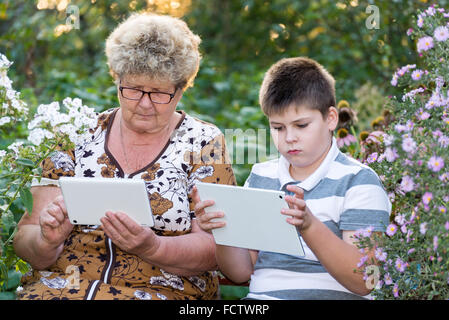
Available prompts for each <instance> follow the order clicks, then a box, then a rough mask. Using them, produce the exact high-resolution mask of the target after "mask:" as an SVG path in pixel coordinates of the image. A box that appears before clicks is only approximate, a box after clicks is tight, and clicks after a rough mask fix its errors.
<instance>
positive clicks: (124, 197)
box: [59, 177, 154, 227]
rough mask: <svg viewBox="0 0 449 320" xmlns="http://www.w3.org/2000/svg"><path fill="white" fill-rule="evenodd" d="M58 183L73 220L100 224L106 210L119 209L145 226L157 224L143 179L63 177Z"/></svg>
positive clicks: (76, 222) (70, 217) (74, 221)
mask: <svg viewBox="0 0 449 320" xmlns="http://www.w3.org/2000/svg"><path fill="white" fill-rule="evenodd" d="M59 186H60V187H61V191H62V195H63V197H64V201H65V204H66V207H67V213H68V216H69V220H70V222H71V223H72V224H82V225H84V224H87V225H100V224H101V222H100V218H101V217H104V215H105V213H106V212H107V211H112V212H118V211H120V212H123V213H126V214H127V215H128V216H129V217H131V218H132V219H134V221H136V222H137V223H139V224H141V225H143V226H148V227H152V226H154V220H153V214H152V212H151V206H150V199H149V197H148V193H147V190H146V187H145V182H144V181H143V180H140V179H119V178H78V177H61V178H60V179H59Z"/></svg>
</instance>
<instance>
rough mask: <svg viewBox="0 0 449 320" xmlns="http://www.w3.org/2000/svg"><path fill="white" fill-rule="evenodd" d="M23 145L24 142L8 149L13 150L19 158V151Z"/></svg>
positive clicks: (16, 143)
mask: <svg viewBox="0 0 449 320" xmlns="http://www.w3.org/2000/svg"><path fill="white" fill-rule="evenodd" d="M22 145H23V141H18V142H14V143H12V144H10V145H9V146H8V149H9V150H12V151H13V152H14V153H15V155H16V156H18V155H19V149H20V147H22Z"/></svg>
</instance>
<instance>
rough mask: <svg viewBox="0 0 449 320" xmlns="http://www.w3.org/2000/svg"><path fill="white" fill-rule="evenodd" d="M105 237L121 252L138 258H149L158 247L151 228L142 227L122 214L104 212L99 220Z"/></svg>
mask: <svg viewBox="0 0 449 320" xmlns="http://www.w3.org/2000/svg"><path fill="white" fill-rule="evenodd" d="M100 221H101V223H102V227H103V230H104V232H105V233H106V235H107V236H108V237H109V238H110V239H111V240H112V242H114V244H116V245H117V246H118V247H119V248H120V249H122V250H123V251H126V252H129V253H132V254H135V255H137V256H139V257H142V256H144V255H145V256H151V255H152V254H153V253H154V252H156V251H157V249H158V247H159V245H160V239H159V237H158V236H157V235H156V234H155V233H154V232H153V230H151V228H146V227H142V226H141V225H140V224H138V223H136V222H135V221H134V220H133V219H131V218H130V217H128V216H127V215H126V214H125V213H122V212H116V213H113V212H106V214H105V217H103V218H101V219H100Z"/></svg>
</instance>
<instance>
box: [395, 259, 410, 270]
mask: <svg viewBox="0 0 449 320" xmlns="http://www.w3.org/2000/svg"><path fill="white" fill-rule="evenodd" d="M394 266H395V268H396V270H398V271H399V272H404V271H405V268H406V267H407V266H408V264H407V263H406V262H404V261H402V260H401V258H397V259H396V262H395V263H394Z"/></svg>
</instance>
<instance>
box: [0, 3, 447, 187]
mask: <svg viewBox="0 0 449 320" xmlns="http://www.w3.org/2000/svg"><path fill="white" fill-rule="evenodd" d="M439 2H440V5H443V4H441V1H439ZM443 2H445V0H443ZM372 4H375V5H376V6H377V7H378V8H379V21H378V22H379V24H378V25H376V26H375V27H374V28H368V27H367V25H366V22H367V19H369V17H370V15H371V14H372V12H367V7H368V6H369V5H372ZM428 5H429V3H428V2H427V1H425V0H420V1H411V0H407V1H399V0H396V1H376V2H374V1H359V0H350V1H328V0H319V1H292V0H271V1H265V0H122V1H111V0H36V1H23V0H22V1H20V0H19V1H18V0H1V1H0V51H1V52H2V53H4V54H5V55H6V56H7V57H8V58H9V59H10V60H11V61H14V65H13V66H12V68H11V70H12V71H11V74H10V78H11V79H12V80H13V81H14V87H15V88H16V90H19V91H21V92H22V94H23V98H24V100H25V101H27V102H28V103H29V105H30V106H31V107H32V108H33V107H36V106H37V105H38V104H40V103H49V102H51V101H54V100H58V101H61V100H62V99H64V98H65V97H67V96H70V97H80V98H82V99H83V101H84V103H85V104H87V105H89V106H91V107H95V108H96V110H98V111H102V110H105V109H107V108H110V107H114V106H117V97H116V94H117V93H116V87H115V86H114V85H113V82H112V80H111V77H110V76H109V73H108V68H107V65H106V60H105V55H104V45H105V39H106V37H107V36H108V35H109V33H110V32H111V31H112V29H113V28H114V27H115V26H116V25H117V24H118V23H119V22H121V21H122V20H123V19H125V18H126V17H127V16H128V15H129V14H130V12H133V11H140V10H148V11H153V12H159V13H164V14H171V15H174V16H178V17H181V18H182V19H184V20H185V21H186V22H187V23H188V25H189V26H190V27H191V29H192V30H193V31H194V32H195V33H197V34H199V35H200V36H201V38H202V44H201V51H202V54H203V57H204V58H203V60H202V64H201V69H200V72H199V74H198V77H197V79H196V81H195V86H194V87H193V88H190V89H189V90H188V91H187V92H186V93H185V95H184V98H183V100H182V102H181V105H180V108H183V109H184V110H186V111H187V112H189V113H191V114H192V115H194V116H197V117H200V118H202V119H203V120H206V121H210V122H213V123H215V124H216V125H217V126H218V127H220V128H221V129H222V130H224V129H226V128H241V129H242V130H246V129H248V128H266V126H267V122H266V119H265V118H264V116H263V114H262V112H261V111H260V109H259V107H258V101H257V98H258V89H259V86H260V83H261V81H262V78H263V74H264V72H265V71H266V70H267V69H268V67H269V66H270V65H271V64H272V63H274V62H275V61H277V60H279V59H281V58H284V57H292V56H300V55H302V56H308V57H311V58H313V59H315V60H317V61H318V62H320V63H321V64H323V65H324V66H325V67H326V68H327V69H328V70H329V71H330V72H331V73H332V74H333V75H334V77H335V78H336V89H337V99H338V100H343V99H344V100H347V101H348V102H349V103H350V105H351V106H352V107H353V108H354V109H356V110H357V111H358V112H359V117H358V118H359V126H360V127H361V128H359V129H360V130H364V129H366V127H369V125H370V123H371V121H372V120H373V119H374V118H375V117H376V116H378V115H379V112H380V110H382V106H383V103H384V97H385V96H386V95H390V94H394V93H395V92H393V91H392V88H391V87H390V86H389V81H390V79H391V75H392V72H394V71H395V70H396V68H397V67H399V66H401V65H403V64H406V63H413V61H415V60H416V56H415V52H414V50H412V49H411V48H414V47H415V46H414V44H412V43H410V39H409V38H408V37H407V35H406V31H407V29H408V28H409V27H410V26H411V25H412V21H411V17H412V16H415V15H416V10H417V9H419V8H427V7H428ZM77 15H78V16H79V20H75V19H74V18H75V16H77ZM77 23H78V25H77ZM267 132H268V131H267ZM252 143H253V142H249V143H247V144H246V146H245V148H251V147H252V146H251V144H252ZM254 143H258V142H257V141H256V142H254ZM253 147H254V146H253ZM255 147H256V148H257V147H259V146H257V145H256V146H255ZM258 160H260V161H263V160H265V159H264V158H263V157H262V158H260V159H258ZM250 167H251V164H236V165H235V171H236V175H237V179H238V183H239V184H243V182H244V180H245V179H246V177H247V175H248V173H249V170H250Z"/></svg>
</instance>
